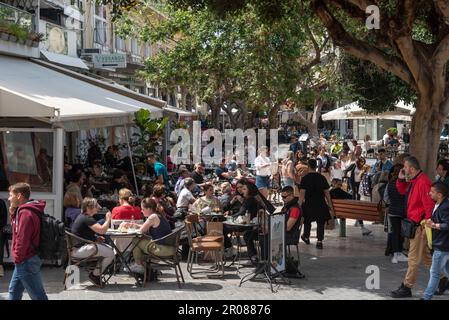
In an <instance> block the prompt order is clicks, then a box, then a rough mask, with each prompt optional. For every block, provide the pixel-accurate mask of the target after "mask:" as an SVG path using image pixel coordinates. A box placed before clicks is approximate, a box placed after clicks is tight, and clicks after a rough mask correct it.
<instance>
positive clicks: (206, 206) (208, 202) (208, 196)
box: [192, 184, 221, 214]
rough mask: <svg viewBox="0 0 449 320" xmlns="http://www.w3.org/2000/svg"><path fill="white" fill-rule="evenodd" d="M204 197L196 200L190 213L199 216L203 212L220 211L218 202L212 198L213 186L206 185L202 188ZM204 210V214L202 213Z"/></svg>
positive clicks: (215, 198)
mask: <svg viewBox="0 0 449 320" xmlns="http://www.w3.org/2000/svg"><path fill="white" fill-rule="evenodd" d="M203 191H204V196H203V197H201V198H198V199H197V200H196V201H195V202H194V204H193V205H192V212H195V213H198V214H201V213H204V212H207V213H211V212H213V211H221V204H220V200H218V199H217V197H215V196H214V186H213V185H211V184H206V185H204V186H203ZM203 210H204V212H203Z"/></svg>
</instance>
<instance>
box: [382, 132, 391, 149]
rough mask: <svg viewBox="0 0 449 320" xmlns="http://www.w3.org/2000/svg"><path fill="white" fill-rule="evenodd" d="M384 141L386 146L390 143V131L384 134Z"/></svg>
mask: <svg viewBox="0 0 449 320" xmlns="http://www.w3.org/2000/svg"><path fill="white" fill-rule="evenodd" d="M383 141H384V146H386V145H387V144H388V141H390V136H389V135H388V133H386V134H385V135H384V137H383Z"/></svg>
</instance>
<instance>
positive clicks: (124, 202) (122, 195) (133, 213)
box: [112, 188, 142, 220]
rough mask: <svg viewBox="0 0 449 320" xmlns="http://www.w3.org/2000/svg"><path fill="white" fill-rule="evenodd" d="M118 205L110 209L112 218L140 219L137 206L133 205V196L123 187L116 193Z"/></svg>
mask: <svg viewBox="0 0 449 320" xmlns="http://www.w3.org/2000/svg"><path fill="white" fill-rule="evenodd" d="M118 197H119V202H120V206H118V207H115V208H114V209H112V219H113V220H134V219H135V220H140V219H141V216H142V215H141V213H140V209H139V208H138V207H135V206H134V197H133V194H132V192H131V190H129V189H126V188H123V189H120V191H119V193H118Z"/></svg>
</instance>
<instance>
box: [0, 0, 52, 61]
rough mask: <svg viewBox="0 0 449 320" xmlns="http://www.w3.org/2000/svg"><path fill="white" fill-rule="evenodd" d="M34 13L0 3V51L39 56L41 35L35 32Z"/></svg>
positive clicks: (25, 55)
mask: <svg viewBox="0 0 449 320" xmlns="http://www.w3.org/2000/svg"><path fill="white" fill-rule="evenodd" d="M33 18H34V15H32V14H31V13H29V12H26V11H22V10H20V9H17V8H15V7H12V6H9V5H6V4H3V3H0V53H6V54H11V55H16V56H24V57H34V58H38V57H39V48H38V47H39V42H40V41H42V40H43V35H42V34H39V33H36V32H35V27H34V23H33Z"/></svg>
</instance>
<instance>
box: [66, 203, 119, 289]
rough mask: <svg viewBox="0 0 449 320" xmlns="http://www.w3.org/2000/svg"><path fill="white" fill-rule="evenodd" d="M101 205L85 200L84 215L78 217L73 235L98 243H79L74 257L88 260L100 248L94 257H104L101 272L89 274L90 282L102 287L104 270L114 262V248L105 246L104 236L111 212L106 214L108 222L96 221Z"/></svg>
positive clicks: (73, 252) (73, 228)
mask: <svg viewBox="0 0 449 320" xmlns="http://www.w3.org/2000/svg"><path fill="white" fill-rule="evenodd" d="M100 208H101V207H100V205H99V204H98V203H97V200H96V199H94V198H84V199H83V203H82V205H81V209H82V213H81V214H80V215H78V217H77V218H76V220H75V222H74V223H73V225H72V233H73V234H75V235H77V236H78V237H81V238H83V239H86V240H89V241H93V242H96V245H94V244H85V243H82V242H81V243H78V244H76V245H75V248H73V250H72V256H73V257H75V258H87V257H89V256H90V255H92V254H93V253H94V252H95V251H96V248H95V247H97V248H98V251H97V254H96V255H95V256H94V257H103V260H102V262H101V270H98V268H96V269H95V270H94V271H93V272H92V273H90V274H89V279H90V281H91V282H92V283H93V284H95V285H97V286H101V281H100V276H101V274H102V273H103V271H104V270H106V268H107V267H108V266H109V265H110V264H111V262H112V261H113V260H114V256H115V254H114V251H113V250H112V248H111V247H110V246H108V245H106V244H104V243H103V242H104V238H103V237H102V236H97V235H104V234H105V233H106V232H107V231H108V227H109V225H110V223H111V212H109V211H108V212H107V213H106V217H105V218H106V219H105V220H106V221H105V222H104V223H103V224H99V223H98V222H97V221H96V220H95V219H94V217H93V216H94V215H96V214H97V213H98V210H99V209H100Z"/></svg>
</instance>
